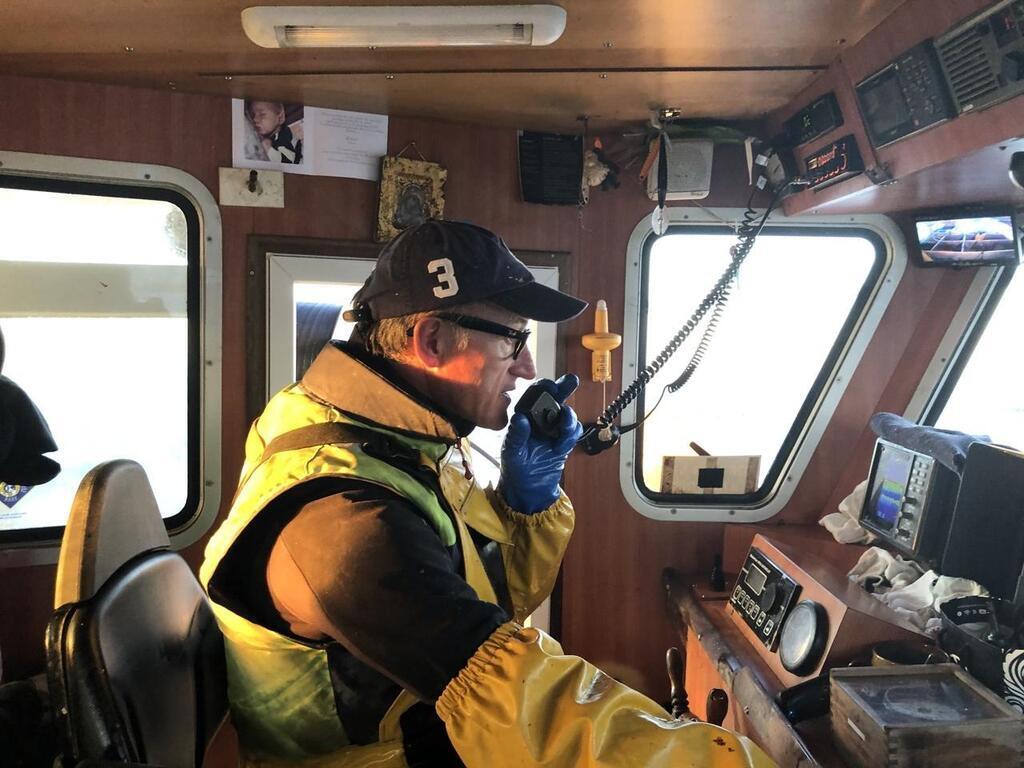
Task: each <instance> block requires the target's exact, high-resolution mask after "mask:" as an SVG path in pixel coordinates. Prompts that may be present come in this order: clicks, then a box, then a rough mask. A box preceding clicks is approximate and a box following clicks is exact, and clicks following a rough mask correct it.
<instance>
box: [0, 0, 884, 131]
mask: <svg viewBox="0 0 1024 768" xmlns="http://www.w3.org/2000/svg"><path fill="white" fill-rule="evenodd" d="M534 1H537V0H534ZM480 2H481V4H486V3H484V2H483V0H480ZM902 2H903V0H557V4H558V5H561V6H562V7H563V8H565V10H566V12H567V16H568V19H567V23H566V30H565V33H564V34H563V35H562V37H561V39H560V40H558V41H557V42H555V43H554V44H552V45H550V46H547V47H543V48H515V49H512V48H505V49H442V50H429V51H428V50H411V49H406V50H397V49H390V50H383V49H379V50H369V49H348V50H345V49H322V50H294V49H293V50H278V49H263V48H259V47H258V46H256V45H255V44H253V43H251V42H250V41H249V40H248V38H247V37H246V36H245V34H244V33H243V31H242V26H241V22H240V13H241V11H242V9H243V8H246V7H248V6H249V5H253V4H258V3H253V2H252V1H251V0H249V1H248V2H247V1H246V0H143V1H139V2H124V0H91V2H87V3H86V2H82V0H3V2H2V3H0V72H3V73H8V74H20V75H28V76H36V77H53V78H59V79H74V80H85V81H91V82H103V83H119V84H125V85H137V86H145V87H152V88H161V89H174V90H176V91H180V92H192V93H207V94H220V95H224V96H236V97H260V98H267V99H277V100H281V101H289V102H301V103H306V104H310V105H314V106H322V107H335V108H340V109H354V110H362V111H373V112H383V113H387V114H391V115H402V116H421V117H435V118H441V119H450V120H459V121H467V122H478V123H492V124H499V125H510V126H516V127H521V128H533V129H539V130H578V125H579V124H578V121H577V119H578V117H579V116H580V115H589V117H590V120H591V126H592V127H593V128H594V129H602V128H609V127H622V126H626V125H630V124H639V123H642V122H644V121H646V119H647V118H648V116H649V112H650V110H651V109H652V108H658V107H662V106H672V107H681V108H682V109H683V110H684V114H686V115H688V116H691V117H712V118H719V119H749V118H757V117H760V116H761V115H763V114H765V113H766V112H769V111H771V110H773V109H776V108H778V107H780V106H782V105H784V104H785V103H786V102H787V101H789V100H790V99H791V98H792V97H793V96H795V95H796V94H797V93H799V92H800V91H801V90H802V89H803V88H804V87H805V86H806V85H807V84H808V82H809V81H810V80H811V79H812V78H813V77H814V76H815V75H816V74H817V73H818V72H820V71H821V70H822V69H823V68H825V67H826V66H827V65H828V64H829V63H830V62H831V61H833V60H834V59H835V58H836V57H837V56H838V55H839V54H840V53H841V52H842V51H843V50H844V49H845V48H846V47H848V46H850V45H852V44H853V43H856V42H857V41H858V40H860V39H861V38H862V37H863V36H864V35H865V34H866V33H867V32H869V31H870V30H871V29H873V28H874V27H876V26H877V25H878V24H879V23H880V22H881V21H882V20H883V19H884V18H885V17H886V16H888V15H889V14H890V13H891V12H892V11H893V10H894V9H895V8H896V7H898V6H899V5H900V4H901V3H902ZM264 4H267V3H264ZM275 4H278V5H288V4H292V5H329V4H331V3H324V2H317V0H298V2H295V1H294V0H293V2H290V3H289V2H288V0H281V2H278V3H275ZM335 4H337V3H335ZM349 4H353V5H355V4H359V5H395V4H396V3H393V2H392V3H388V2H383V1H382V0H357V2H355V3H349ZM409 4H410V5H455V6H459V5H471V4H473V3H472V2H467V1H466V0H428V2H423V1H422V0H420V1H419V2H415V1H411V2H409ZM492 4H493V3H492Z"/></svg>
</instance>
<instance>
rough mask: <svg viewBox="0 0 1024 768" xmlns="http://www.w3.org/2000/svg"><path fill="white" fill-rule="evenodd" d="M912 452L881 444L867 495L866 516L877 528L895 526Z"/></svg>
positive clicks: (912, 462) (905, 490)
mask: <svg viewBox="0 0 1024 768" xmlns="http://www.w3.org/2000/svg"><path fill="white" fill-rule="evenodd" d="M913 465H914V454H913V453H911V452H909V451H904V450H901V449H899V448H895V447H892V446H888V445H885V444H882V445H881V446H880V452H879V456H878V464H877V465H876V467H875V472H874V479H873V482H872V484H871V495H870V496H869V497H868V498H869V502H868V509H867V516H868V517H870V518H871V519H872V520H873V521H874V522H875V523H876V524H877V525H878V526H879V527H880V528H889V529H891V528H894V527H895V526H896V521H897V520H898V519H899V516H900V508H901V506H902V505H903V497H904V496H905V495H906V492H907V481H908V480H909V479H910V470H911V468H912V467H913Z"/></svg>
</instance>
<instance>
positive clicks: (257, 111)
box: [242, 99, 303, 165]
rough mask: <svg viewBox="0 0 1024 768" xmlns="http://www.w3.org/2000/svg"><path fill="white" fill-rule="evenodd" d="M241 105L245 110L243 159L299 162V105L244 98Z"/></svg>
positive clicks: (300, 109) (300, 119) (300, 141)
mask: <svg viewBox="0 0 1024 768" xmlns="http://www.w3.org/2000/svg"><path fill="white" fill-rule="evenodd" d="M242 108H243V110H244V112H245V120H244V124H245V126H246V131H245V144H244V150H243V151H244V155H245V157H246V159H248V160H259V161H262V162H271V163H284V164H288V165H299V164H301V163H302V139H303V130H302V120H303V107H302V105H301V104H284V103H282V102H280V101H257V100H251V99H246V100H245V101H244V102H242Z"/></svg>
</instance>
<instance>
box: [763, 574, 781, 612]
mask: <svg viewBox="0 0 1024 768" xmlns="http://www.w3.org/2000/svg"><path fill="white" fill-rule="evenodd" d="M780 597H781V595H780V593H779V585H778V584H776V583H775V582H774V581H770V582H768V585H767V586H766V587H765V588H764V594H763V595H761V609H762V610H763V611H764V612H765V613H771V612H772V611H774V610H775V606H776V605H778V603H779V598H780Z"/></svg>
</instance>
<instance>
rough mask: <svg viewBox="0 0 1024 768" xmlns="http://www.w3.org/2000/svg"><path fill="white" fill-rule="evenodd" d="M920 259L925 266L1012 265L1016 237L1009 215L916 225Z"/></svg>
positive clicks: (1015, 256) (918, 222) (922, 221)
mask: <svg viewBox="0 0 1024 768" xmlns="http://www.w3.org/2000/svg"><path fill="white" fill-rule="evenodd" d="M916 226H917V239H918V244H919V245H920V248H921V250H920V257H921V261H922V263H923V264H925V265H927V266H964V265H970V264H1016V263H1017V261H1018V258H1019V257H1018V250H1017V238H1016V233H1015V230H1014V226H1013V217H1012V216H1011V215H1010V214H1004V215H992V216H972V217H964V218H956V219H937V218H936V219H919V220H918V221H917V222H916Z"/></svg>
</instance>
